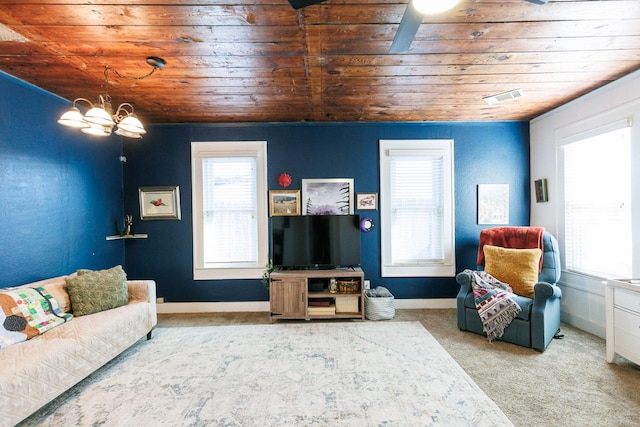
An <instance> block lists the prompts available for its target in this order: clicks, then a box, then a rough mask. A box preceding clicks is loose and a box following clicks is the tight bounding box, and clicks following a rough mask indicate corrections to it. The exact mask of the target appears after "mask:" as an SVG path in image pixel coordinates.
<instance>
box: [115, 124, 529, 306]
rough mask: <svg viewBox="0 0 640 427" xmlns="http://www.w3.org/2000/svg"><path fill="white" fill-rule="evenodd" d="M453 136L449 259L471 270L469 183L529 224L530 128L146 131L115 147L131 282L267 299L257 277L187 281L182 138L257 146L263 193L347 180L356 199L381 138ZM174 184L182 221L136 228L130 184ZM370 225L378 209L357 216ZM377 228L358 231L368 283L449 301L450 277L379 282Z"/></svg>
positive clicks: (190, 293)
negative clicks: (505, 191) (504, 188)
mask: <svg viewBox="0 0 640 427" xmlns="http://www.w3.org/2000/svg"><path fill="white" fill-rule="evenodd" d="M428 138H452V139H454V140H455V144H454V150H455V159H454V162H455V165H454V168H455V193H456V194H455V203H456V211H455V215H456V223H455V231H456V259H457V265H458V271H460V270H462V269H464V268H467V267H473V266H475V259H476V248H477V243H478V235H479V232H480V230H481V228H483V227H482V226H479V225H477V223H476V200H477V197H476V188H477V187H476V186H477V184H489V183H507V184H509V185H510V220H511V225H527V224H528V221H529V200H530V198H529V125H528V123H526V122H492V123H405V124H398V123H295V124H232V125H155V126H149V133H148V134H147V135H146V136H145V138H144V139H143V140H141V141H127V142H125V143H124V146H123V149H124V153H125V155H126V157H127V162H126V163H125V165H124V183H125V191H124V210H125V213H131V214H133V215H134V218H136V219H137V221H134V228H133V229H134V231H135V232H140V233H148V234H149V238H148V239H147V240H130V241H127V242H126V268H127V272H128V273H129V275H130V276H131V277H145V278H152V279H155V280H156V281H157V284H158V295H159V296H163V297H164V298H165V300H166V301H167V302H188V301H260V300H263V301H264V300H268V292H267V291H266V290H265V289H264V288H263V286H262V283H261V282H260V281H259V280H221V281H194V280H193V279H192V277H193V274H192V252H193V250H192V247H193V241H192V235H191V229H192V218H191V217H192V212H191V165H190V143H191V141H224V140H266V141H267V142H268V174H269V188H270V189H278V188H280V187H279V185H278V183H277V177H278V175H279V174H280V173H281V172H288V173H289V174H290V175H292V177H293V183H292V185H291V186H290V187H289V188H290V189H299V188H301V179H303V178H354V187H355V192H379V178H380V176H379V171H378V164H379V158H378V157H379V156H378V141H379V140H380V139H428ZM159 185H160V186H164V185H179V186H180V190H181V193H180V194H181V199H182V200H181V201H182V203H181V208H182V220H181V221H140V220H139V218H140V216H139V205H138V187H140V186H159ZM356 213H359V214H361V215H367V216H371V217H373V218H374V220H375V221H376V223H379V211H375V212H373V211H359V212H358V211H356ZM379 232H380V230H379V228H374V230H373V231H372V232H371V233H363V234H362V267H363V270H364V271H365V274H366V277H367V278H368V279H370V280H371V282H372V285H373V286H377V285H384V286H386V287H388V288H389V289H390V290H391V292H392V293H393V294H394V295H395V296H396V297H397V298H451V297H454V296H455V295H456V293H457V291H458V289H459V286H458V285H457V284H456V282H455V279H454V278H381V277H380V234H379Z"/></svg>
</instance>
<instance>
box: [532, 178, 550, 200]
mask: <svg viewBox="0 0 640 427" xmlns="http://www.w3.org/2000/svg"><path fill="white" fill-rule="evenodd" d="M534 183H535V188H536V202H537V203H544V202H548V201H549V192H548V191H547V179H546V178H543V179H536V180H535V181H534Z"/></svg>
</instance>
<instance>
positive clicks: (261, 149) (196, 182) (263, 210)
mask: <svg viewBox="0 0 640 427" xmlns="http://www.w3.org/2000/svg"><path fill="white" fill-rule="evenodd" d="M233 156H246V157H255V158H256V160H257V161H256V166H257V170H256V176H257V180H258V182H257V196H258V201H257V202H258V261H257V263H256V265H253V266H249V267H242V268H205V267H204V255H203V248H204V244H203V241H202V237H203V232H202V228H203V214H202V212H203V209H202V161H201V159H203V158H206V157H233ZM191 185H192V210H193V279H194V280H217V279H259V278H261V277H262V273H263V272H264V268H265V266H266V264H267V261H268V259H269V235H268V226H269V224H268V215H267V214H268V210H267V142H266V141H202V142H201V141H198V142H192V143H191Z"/></svg>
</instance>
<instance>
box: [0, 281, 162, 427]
mask: <svg viewBox="0 0 640 427" xmlns="http://www.w3.org/2000/svg"><path fill="white" fill-rule="evenodd" d="M127 284H128V287H129V302H128V304H127V305H124V306H122V307H117V308H113V309H110V310H106V311H102V312H98V313H94V314H89V315H86V316H77V317H74V318H73V319H72V320H71V321H69V322H67V323H64V324H62V325H60V326H57V327H56V328H54V329H51V330H49V331H47V332H45V333H44V334H42V335H39V336H37V337H35V338H32V339H31V340H28V341H25V342H22V343H18V344H14V345H10V346H9V347H7V348H4V349H2V350H0V426H13V425H15V424H16V423H18V422H20V421H21V420H23V419H24V418H26V417H28V416H29V415H31V414H33V413H34V412H35V411H36V410H38V409H39V408H41V407H42V406H44V405H46V404H47V403H49V402H50V401H51V400H53V399H54V398H55V397H57V396H58V395H60V394H62V393H63V392H64V391H66V390H67V389H69V388H70V387H72V386H73V385H75V384H77V383H78V382H80V381H81V380H82V379H84V378H85V377H87V376H88V375H89V374H91V373H92V372H94V371H95V370H96V369H98V368H100V367H101V366H102V365H104V364H105V363H107V362H108V361H110V360H111V359H113V358H114V357H115V356H117V355H118V354H120V353H121V352H122V351H124V350H125V349H127V348H128V347H130V346H131V345H133V344H134V343H136V342H137V341H138V340H140V339H141V338H142V337H144V336H145V335H146V336H147V339H150V338H151V330H152V329H153V327H154V326H155V325H156V323H157V314H156V285H155V282H154V281H153V280H128V281H127ZM24 286H25V287H37V286H42V287H44V288H45V289H46V290H47V291H48V292H49V293H50V294H51V295H52V296H53V297H54V298H55V299H56V300H57V301H58V302H59V304H60V306H61V308H62V310H63V311H65V312H69V310H70V308H71V307H70V305H71V304H70V301H69V296H68V294H67V292H66V282H65V276H61V277H56V278H52V279H47V280H43V281H40V282H35V283H30V284H27V285H24Z"/></svg>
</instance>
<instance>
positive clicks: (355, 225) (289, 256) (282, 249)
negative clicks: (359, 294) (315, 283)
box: [271, 215, 360, 268]
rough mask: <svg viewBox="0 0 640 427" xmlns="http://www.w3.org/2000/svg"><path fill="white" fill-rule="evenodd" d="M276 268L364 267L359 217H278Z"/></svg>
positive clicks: (273, 236) (275, 219)
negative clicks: (361, 254) (361, 258)
mask: <svg viewBox="0 0 640 427" xmlns="http://www.w3.org/2000/svg"><path fill="white" fill-rule="evenodd" d="M271 244H272V251H271V254H272V257H273V265H274V267H312V268H336V267H353V266H358V265H360V217H359V216H358V215H309V216H274V217H272V218H271Z"/></svg>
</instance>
